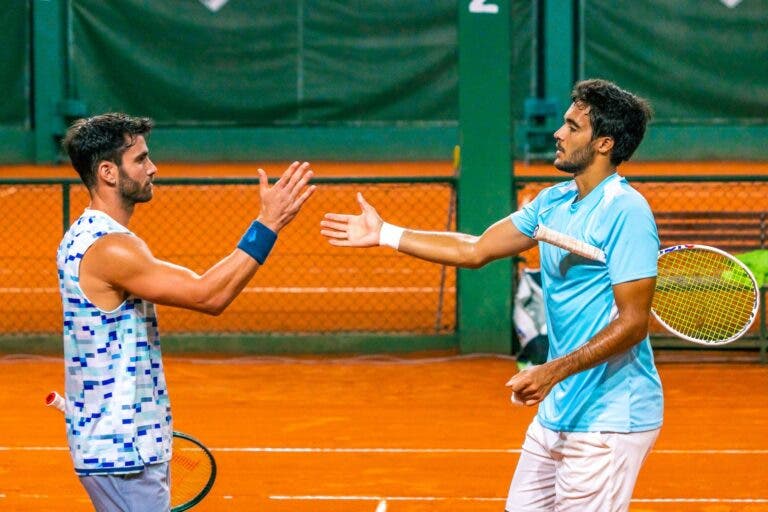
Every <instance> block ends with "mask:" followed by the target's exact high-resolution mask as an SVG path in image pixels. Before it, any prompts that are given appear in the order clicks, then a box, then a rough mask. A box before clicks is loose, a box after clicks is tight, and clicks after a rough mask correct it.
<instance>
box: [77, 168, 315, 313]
mask: <svg viewBox="0 0 768 512" xmlns="http://www.w3.org/2000/svg"><path fill="white" fill-rule="evenodd" d="M308 167H309V164H307V163H304V164H301V165H299V163H298V162H294V163H293V164H292V165H291V166H290V167H289V168H288V169H287V170H286V171H285V173H283V175H282V176H281V178H280V179H279V180H278V181H277V182H276V183H275V185H274V186H272V187H270V186H269V183H268V181H267V176H266V173H265V172H264V171H263V170H261V169H259V179H260V194H261V212H260V214H259V217H258V218H257V220H258V221H259V222H260V223H261V225H262V226H260V229H262V230H266V228H268V230H266V231H263V232H264V233H267V234H269V235H270V236H271V237H272V238H274V234H276V233H277V232H279V231H280V230H281V229H282V228H283V227H285V226H286V225H287V224H288V223H289V222H290V221H291V220H293V218H294V217H295V216H296V214H297V213H298V212H299V210H300V209H301V206H302V205H303V204H304V202H305V201H306V200H307V199H308V198H309V197H310V196H311V195H312V193H313V192H314V189H315V187H314V186H309V187H307V183H308V181H309V179H310V178H311V177H312V171H310V170H308ZM270 230H271V233H270V232H269V231H270ZM249 232H250V230H249ZM240 246H241V247H244V246H243V244H242V242H241V244H240ZM246 248H248V247H246ZM266 251H267V252H268V248H267V249H266ZM251 252H252V253H253V252H254V251H251ZM262 261H263V260H262ZM259 266H260V264H259V262H258V261H257V260H256V259H255V258H254V257H252V256H250V255H249V253H248V252H246V251H244V250H241V249H240V248H238V249H235V250H233V251H232V252H231V253H230V254H229V255H228V256H226V257H224V258H223V259H222V260H221V261H219V262H218V263H216V264H215V265H214V266H213V267H211V268H210V269H209V270H208V271H206V272H205V273H204V274H202V275H198V274H196V273H195V272H193V271H191V270H189V269H187V268H184V267H181V266H179V265H174V264H172V263H168V262H166V261H162V260H159V259H157V258H155V257H154V255H153V254H152V252H151V251H150V250H149V247H148V246H147V245H146V243H144V242H143V241H142V240H141V239H139V238H137V237H135V236H131V235H127V234H111V235H106V236H105V237H103V238H102V239H100V240H99V241H97V242H96V243H94V244H93V246H92V247H91V248H90V249H89V250H88V252H86V254H85V256H84V258H83V261H82V263H81V267H80V268H81V271H80V277H81V286H82V287H83V290H84V291H85V292H86V295H88V297H89V298H90V299H91V301H92V302H94V303H95V304H97V305H98V306H101V307H104V306H105V305H106V306H110V305H111V306H115V305H116V304H115V302H116V303H118V304H119V302H121V301H122V300H124V298H125V296H126V295H127V294H132V295H135V296H137V297H141V298H143V299H146V300H148V301H150V302H153V303H156V304H163V305H168V306H177V307H181V308H186V309H192V310H196V311H201V312H204V313H208V314H212V315H217V314H219V313H221V312H222V311H223V310H224V309H225V308H226V307H227V306H228V305H229V304H230V303H231V302H232V301H233V300H234V299H235V297H236V296H237V295H238V294H239V293H240V292H241V291H242V290H243V288H244V287H245V286H246V284H247V283H248V281H250V279H251V278H252V277H253V275H254V274H255V273H256V271H257V270H258V269H259ZM99 299H101V300H99ZM110 302H111V304H110Z"/></svg>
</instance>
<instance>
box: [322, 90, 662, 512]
mask: <svg viewBox="0 0 768 512" xmlns="http://www.w3.org/2000/svg"><path fill="white" fill-rule="evenodd" d="M572 100H573V103H572V104H571V106H570V108H569V109H568V110H567V112H566V113H565V115H564V117H563V120H564V122H563V125H562V126H561V127H560V128H559V129H558V130H557V131H556V132H555V133H554V138H555V145H556V149H557V153H556V156H555V162H554V165H555V167H556V168H557V169H559V170H561V171H563V172H566V173H568V174H570V175H572V176H573V179H572V180H570V181H567V182H565V183H562V184H559V185H555V186H553V187H550V188H547V189H545V190H543V191H542V192H541V193H540V194H539V195H538V196H537V197H536V198H535V199H534V200H533V201H532V202H531V203H529V204H527V205H526V206H525V207H524V208H522V209H521V210H520V211H517V212H515V213H513V214H512V215H510V216H508V217H505V218H503V219H501V220H499V221H498V222H496V223H494V224H493V225H492V226H490V227H489V228H488V229H486V231H485V232H484V233H483V234H482V235H481V236H470V235H465V234H460V233H438V232H424V231H415V230H410V229H405V228H401V227H398V226H393V225H391V224H388V223H386V222H383V221H382V219H381V217H379V215H378V213H377V212H376V210H375V209H374V208H373V207H372V206H371V205H369V204H368V203H367V202H366V201H365V199H363V197H362V195H360V194H358V202H359V204H360V207H361V209H362V213H361V214H360V215H346V214H336V213H329V214H326V215H325V219H324V220H323V221H322V222H321V226H322V230H321V233H322V234H323V235H324V236H326V237H327V238H328V239H329V242H330V243H331V244H332V245H336V246H341V247H370V246H376V245H387V246H390V247H392V248H394V249H396V250H398V251H401V252H403V253H405V254H409V255H411V256H415V257H418V258H421V259H425V260H428V261H433V262H436V263H441V264H444V265H454V266H459V267H468V268H477V267H480V266H482V265H484V264H486V263H488V262H490V261H492V260H495V259H499V258H502V257H507V256H513V255H516V254H519V253H520V252H523V251H525V250H527V249H530V248H532V247H534V246H535V245H536V241H535V240H534V239H533V233H534V230H535V229H536V227H537V226H545V227H547V228H549V229H552V230H554V231H557V232H561V233H564V234H566V235H569V236H571V237H574V238H576V239H578V240H581V241H584V242H586V243H588V244H590V245H593V246H595V247H597V248H599V249H601V250H602V251H603V252H604V253H605V255H606V261H605V262H604V263H603V262H598V261H593V260H589V259H586V258H584V257H581V256H577V255H575V254H571V253H569V252H567V251H565V250H563V249H560V248H558V247H555V246H552V245H548V244H544V243H542V244H539V249H540V255H541V268H542V288H543V290H544V299H545V304H546V310H547V327H548V335H549V341H550V348H549V356H548V360H547V362H546V363H545V364H543V365H539V366H535V367H532V368H530V369H527V370H525V371H522V372H520V373H518V374H516V375H514V376H513V377H512V378H511V379H510V380H509V382H508V383H507V385H508V386H509V387H510V388H511V390H512V394H513V398H514V400H515V401H516V402H518V403H521V404H524V405H526V406H533V405H537V404H538V405H539V412H538V415H537V416H536V418H535V419H534V421H533V422H532V424H531V426H530V427H529V429H528V433H527V435H526V439H525V442H524V444H523V450H522V453H521V456H520V460H519V462H518V467H517V470H516V471H515V476H514V477H513V479H512V484H511V486H510V490H509V495H508V498H507V505H506V509H507V510H508V511H509V512H518V511H519V512H531V511H554V510H557V511H574V512H575V511H579V512H585V511H595V512H613V511H616V512H619V511H626V510H628V509H629V502H630V499H631V496H632V490H633V488H634V485H635V480H636V478H637V475H638V473H639V471H640V467H641V465H642V463H643V461H644V459H645V457H646V455H647V454H648V453H649V452H650V450H651V447H652V446H653V443H654V442H655V440H656V437H657V436H658V433H659V429H660V427H661V423H662V410H663V396H662V391H661V382H660V380H659V376H658V373H657V371H656V367H655V365H654V362H653V354H652V352H651V346H650V342H649V340H648V320H649V314H650V307H651V301H652V298H653V290H654V286H655V281H656V255H657V251H658V248H659V240H658V236H657V233H656V225H655V222H654V220H653V215H652V213H651V210H650V208H649V206H648V204H647V203H646V201H645V199H643V197H642V196H641V195H640V194H639V193H638V192H637V191H635V190H634V189H633V188H632V187H631V186H630V185H629V184H628V183H627V181H626V180H625V179H624V178H622V177H621V176H620V175H619V174H617V170H616V169H617V167H618V166H619V165H620V164H621V163H622V162H624V161H626V160H628V159H629V158H630V157H631V156H632V154H633V153H634V151H635V149H637V147H638V145H639V144H640V142H641V140H642V138H643V136H644V135H645V127H646V124H647V122H648V120H649V119H650V116H651V110H650V107H649V105H648V103H647V102H646V101H645V100H643V99H642V98H639V97H637V96H635V95H634V94H632V93H629V92H627V91H624V90H622V89H620V88H619V87H617V86H616V85H615V84H613V83H611V82H608V81H605V80H585V81H582V82H579V83H577V84H576V86H575V87H574V89H573V93H572Z"/></svg>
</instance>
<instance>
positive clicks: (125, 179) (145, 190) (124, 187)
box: [117, 165, 152, 206]
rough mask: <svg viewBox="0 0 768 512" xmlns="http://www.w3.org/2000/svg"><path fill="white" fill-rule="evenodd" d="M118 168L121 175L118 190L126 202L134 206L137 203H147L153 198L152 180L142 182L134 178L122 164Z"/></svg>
mask: <svg viewBox="0 0 768 512" xmlns="http://www.w3.org/2000/svg"><path fill="white" fill-rule="evenodd" d="M117 170H118V173H119V175H120V185H119V187H118V191H119V192H120V197H121V198H122V200H123V203H124V204H126V205H128V206H133V205H134V204H136V203H146V202H148V201H149V200H151V199H152V187H151V183H152V182H151V181H148V182H147V183H144V184H142V183H140V182H139V181H136V180H134V179H132V178H131V177H130V176H128V173H126V172H125V170H124V169H123V166H122V165H120V166H118V168H117Z"/></svg>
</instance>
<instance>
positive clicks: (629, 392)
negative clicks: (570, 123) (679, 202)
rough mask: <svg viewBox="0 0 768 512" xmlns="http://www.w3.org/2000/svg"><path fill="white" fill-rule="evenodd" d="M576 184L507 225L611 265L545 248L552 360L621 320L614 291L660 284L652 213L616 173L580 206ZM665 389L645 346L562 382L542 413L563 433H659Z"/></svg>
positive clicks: (548, 192)
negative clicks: (545, 235)
mask: <svg viewBox="0 0 768 512" xmlns="http://www.w3.org/2000/svg"><path fill="white" fill-rule="evenodd" d="M577 199H578V189H577V188H576V182H575V181H573V180H571V181H568V182H565V183H562V184H558V185H555V186H553V187H549V188H546V189H544V190H543V191H542V192H541V193H540V194H539V195H538V196H536V198H535V199H534V200H533V201H532V202H530V203H529V204H527V205H526V206H525V207H523V208H522V209H520V210H519V211H517V212H515V213H513V214H512V215H511V216H510V219H511V220H512V222H513V223H514V225H515V226H516V227H517V229H519V230H520V231H521V232H522V233H523V234H525V235H528V236H531V237H532V236H533V231H534V229H535V228H536V226H537V225H539V224H541V225H544V226H546V227H548V228H550V229H553V230H555V231H559V232H561V233H565V234H568V235H570V236H572V237H575V238H577V239H579V240H583V241H585V242H587V243H589V244H591V245H594V246H596V247H599V248H600V249H602V250H603V252H604V253H605V255H606V263H600V262H597V261H592V260H587V259H585V258H582V257H581V256H576V255H574V254H571V253H569V252H567V251H565V250H563V249H560V248H559V247H555V246H553V245H551V244H546V243H539V253H540V260H541V270H542V289H543V292H544V301H545V304H546V308H547V309H546V311H547V328H548V335H549V356H548V359H549V360H552V359H555V358H557V357H560V356H563V355H565V354H568V353H570V352H573V351H574V350H576V349H577V348H579V347H580V346H582V345H584V344H585V343H587V342H588V341H589V340H590V339H591V338H592V337H593V336H594V335H595V334H597V333H598V332H599V331H600V330H602V329H603V328H605V326H607V325H608V324H609V323H610V322H611V320H613V319H614V318H615V317H616V315H617V314H618V310H617V308H616V303H615V300H614V295H613V288H612V286H613V285H616V284H619V283H624V282H627V281H634V280H637V279H642V278H648V277H654V276H656V261H657V253H658V249H659V238H658V234H657V232H656V223H655V222H654V220H653V214H652V213H651V209H650V207H649V206H648V203H647V202H646V201H645V199H644V198H643V196H641V195H640V194H639V193H638V192H637V191H636V190H635V189H633V188H632V187H631V186H630V185H629V184H628V183H627V181H626V180H625V179H624V178H623V177H621V176H619V175H618V174H613V175H611V176H609V177H607V178H605V180H603V181H602V182H601V183H600V184H599V185H598V186H597V187H596V188H595V189H594V190H592V191H591V192H590V193H589V194H588V195H587V196H586V197H585V198H583V199H582V200H580V201H577ZM663 408H664V403H663V395H662V390H661V381H660V379H659V375H658V372H657V371H656V366H655V365H654V362H653V352H652V351H651V344H650V341H649V339H648V337H647V336H646V338H645V339H644V340H643V341H641V342H640V343H638V344H637V345H635V346H633V347H632V348H631V349H629V350H628V351H626V352H623V353H620V354H617V355H615V356H613V357H612V358H611V359H609V360H608V361H606V362H605V363H602V364H600V365H598V366H596V367H594V368H591V369H589V370H585V371H583V372H579V373H577V374H574V375H571V376H570V377H568V378H566V379H564V380H563V381H561V382H559V383H558V384H556V385H555V386H554V387H553V388H552V391H551V392H550V393H549V395H548V396H547V397H546V398H545V399H544V401H543V402H542V403H541V405H540V406H539V412H538V419H539V421H540V422H541V424H542V425H544V426H545V427H547V428H549V429H551V430H555V431H567V432H595V431H602V432H642V431H644V430H652V429H655V428H658V427H660V426H661V423H662V415H663Z"/></svg>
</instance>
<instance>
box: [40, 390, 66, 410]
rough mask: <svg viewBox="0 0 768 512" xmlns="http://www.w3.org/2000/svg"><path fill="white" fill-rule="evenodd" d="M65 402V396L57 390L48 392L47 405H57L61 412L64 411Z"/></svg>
mask: <svg viewBox="0 0 768 512" xmlns="http://www.w3.org/2000/svg"><path fill="white" fill-rule="evenodd" d="M65 404H66V402H65V401H64V397H63V396H61V395H60V394H58V393H57V392H55V391H51V392H50V393H48V396H46V397H45V405H47V406H49V407H55V408H56V409H58V410H60V411H61V412H64V406H65Z"/></svg>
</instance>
